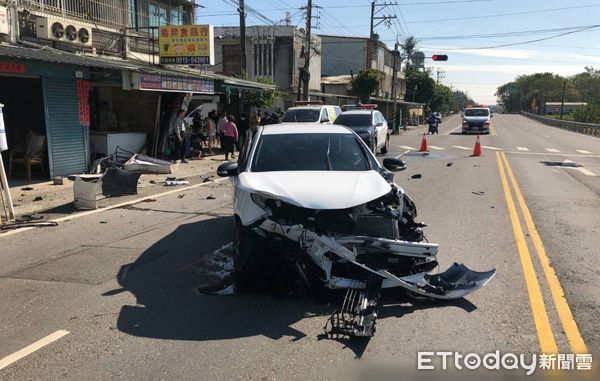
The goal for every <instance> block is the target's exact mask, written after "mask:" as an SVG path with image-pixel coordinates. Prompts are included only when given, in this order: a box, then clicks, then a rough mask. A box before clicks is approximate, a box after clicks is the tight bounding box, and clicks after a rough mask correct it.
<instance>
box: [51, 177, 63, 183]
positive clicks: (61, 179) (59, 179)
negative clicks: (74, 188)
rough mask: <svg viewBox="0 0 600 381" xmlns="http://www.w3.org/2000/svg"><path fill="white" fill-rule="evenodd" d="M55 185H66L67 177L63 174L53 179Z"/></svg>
mask: <svg viewBox="0 0 600 381" xmlns="http://www.w3.org/2000/svg"><path fill="white" fill-rule="evenodd" d="M52 182H53V184H54V185H65V178H64V177H62V176H56V177H55V178H53V179H52Z"/></svg>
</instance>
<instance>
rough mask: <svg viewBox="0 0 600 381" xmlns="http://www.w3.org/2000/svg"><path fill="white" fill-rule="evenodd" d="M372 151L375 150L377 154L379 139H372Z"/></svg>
mask: <svg viewBox="0 0 600 381" xmlns="http://www.w3.org/2000/svg"><path fill="white" fill-rule="evenodd" d="M371 152H373V155H377V139H375V138H373V139H372V140H371Z"/></svg>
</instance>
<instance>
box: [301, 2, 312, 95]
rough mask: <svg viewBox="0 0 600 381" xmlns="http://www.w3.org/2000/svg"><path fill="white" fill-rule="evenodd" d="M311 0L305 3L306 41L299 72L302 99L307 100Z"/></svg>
mask: <svg viewBox="0 0 600 381" xmlns="http://www.w3.org/2000/svg"><path fill="white" fill-rule="evenodd" d="M312 7H313V5H312V0H308V3H307V4H306V43H305V48H304V67H303V69H302V72H301V74H300V80H302V81H303V83H302V99H303V100H305V101H307V100H308V91H309V83H310V54H311V53H310V30H311V28H312Z"/></svg>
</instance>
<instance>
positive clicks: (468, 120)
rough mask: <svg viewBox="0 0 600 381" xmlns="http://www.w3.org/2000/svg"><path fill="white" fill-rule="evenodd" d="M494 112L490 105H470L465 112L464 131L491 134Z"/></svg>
mask: <svg viewBox="0 0 600 381" xmlns="http://www.w3.org/2000/svg"><path fill="white" fill-rule="evenodd" d="M491 118H492V113H491V112H490V109H489V108H488V107H470V108H466V109H465V111H464V113H463V120H462V133H463V134H468V133H472V132H475V133H478V134H489V133H490V124H491Z"/></svg>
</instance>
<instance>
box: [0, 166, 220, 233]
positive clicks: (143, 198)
mask: <svg viewBox="0 0 600 381" xmlns="http://www.w3.org/2000/svg"><path fill="white" fill-rule="evenodd" d="M228 179H229V178H228V177H224V178H222V179H216V180H212V181H207V182H205V183H199V184H194V185H190V186H187V187H183V188H177V189H173V190H170V191H167V192H162V193H158V194H154V195H149V196H145V197H141V198H137V199H135V200H131V201H125V202H122V203H120V204H115V205H111V206H107V207H106V208H102V209H93V210H88V211H85V212H81V213H76V214H70V215H66V216H63V217H60V218H56V219H54V220H49V221H54V222H64V221H70V220H74V219H75V218H79V217H85V216H89V215H92V214H96V213H101V212H106V211H108V210H113V209H118V208H122V207H124V206H128V205H133V204H137V203H139V202H144V201H146V200H150V199H153V198H157V197H162V196H168V195H171V194H174V193H178V192H183V191H187V190H190V189H194V188H198V187H203V186H206V185H208V184H211V183H221V182H223V181H226V180H228ZM32 229H36V228H23V229H15V230H10V231H8V232H6V233H2V234H0V239H2V238H3V237H8V236H10V235H13V234H19V233H23V232H26V231H29V230H32Z"/></svg>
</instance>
